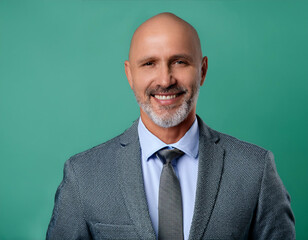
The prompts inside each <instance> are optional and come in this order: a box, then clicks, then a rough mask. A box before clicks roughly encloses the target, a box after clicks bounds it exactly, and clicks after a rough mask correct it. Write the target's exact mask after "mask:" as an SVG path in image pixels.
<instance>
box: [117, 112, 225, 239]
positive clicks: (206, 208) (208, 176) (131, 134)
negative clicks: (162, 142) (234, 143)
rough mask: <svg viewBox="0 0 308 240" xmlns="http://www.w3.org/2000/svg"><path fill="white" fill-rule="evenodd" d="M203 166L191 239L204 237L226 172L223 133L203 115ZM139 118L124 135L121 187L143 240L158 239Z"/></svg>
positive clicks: (201, 136) (121, 153) (119, 162)
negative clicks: (148, 194) (221, 143)
mask: <svg viewBox="0 0 308 240" xmlns="http://www.w3.org/2000/svg"><path fill="white" fill-rule="evenodd" d="M197 118H198V123H199V167H198V179H197V191H196V200H195V208H194V215H193V219H192V225H191V228H190V234H189V239H190V240H195V239H201V238H202V236H203V235H204V233H205V231H206V228H207V226H208V223H209V220H210V217H211V214H212V211H213V208H214V205H215V201H216V198H217V194H218V190H219V185H220V180H221V175H222V171H223V164H224V162H223V160H224V150H223V149H222V148H221V147H220V146H219V140H220V139H219V135H218V134H217V133H216V132H215V131H213V130H212V129H210V128H209V127H208V126H207V125H206V124H205V123H204V122H203V121H202V120H201V118H200V117H199V116H197ZM137 127H138V120H137V121H135V122H134V123H133V125H132V126H131V127H130V128H129V129H127V130H126V131H125V132H124V133H123V134H122V135H121V137H120V144H121V151H120V156H119V158H118V160H117V161H118V163H117V164H118V166H119V169H120V171H121V174H120V175H121V179H120V183H121V188H122V192H123V195H124V199H125V203H126V206H127V209H128V211H129V214H130V217H131V219H132V221H133V222H134V224H135V226H136V230H137V232H138V234H139V235H140V238H141V239H153V240H154V239H156V237H155V233H154V229H153V227H152V222H151V218H150V214H149V210H148V205H147V200H146V194H145V190H144V182H143V175H142V166H141V151H140V143H139V137H138V130H137Z"/></svg>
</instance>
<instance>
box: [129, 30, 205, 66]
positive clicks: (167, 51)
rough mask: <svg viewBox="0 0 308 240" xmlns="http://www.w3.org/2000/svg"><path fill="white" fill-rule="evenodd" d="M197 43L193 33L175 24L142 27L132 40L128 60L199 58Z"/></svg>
mask: <svg viewBox="0 0 308 240" xmlns="http://www.w3.org/2000/svg"><path fill="white" fill-rule="evenodd" d="M198 41H199V39H198V37H196V36H195V33H194V32H193V31H192V30H190V29H188V28H187V27H185V26H179V25H175V24H173V25H170V24H169V25H164V24H160V25H158V26H157V25H156V26H144V27H143V28H142V29H140V30H139V31H138V32H136V33H135V35H134V37H133V39H132V44H131V49H130V60H132V61H134V60H138V59H140V58H143V57H144V56H151V55H153V57H167V56H172V55H179V54H186V55H190V56H191V57H192V58H194V57H199V55H201V53H199V52H200V47H199V46H200V44H199V43H198Z"/></svg>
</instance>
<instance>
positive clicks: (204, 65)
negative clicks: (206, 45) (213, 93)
mask: <svg viewBox="0 0 308 240" xmlns="http://www.w3.org/2000/svg"><path fill="white" fill-rule="evenodd" d="M201 64H202V66H201V82H200V86H202V85H203V83H204V80H205V76H206V73H207V67H208V59H207V56H205V57H203V58H202V63H201Z"/></svg>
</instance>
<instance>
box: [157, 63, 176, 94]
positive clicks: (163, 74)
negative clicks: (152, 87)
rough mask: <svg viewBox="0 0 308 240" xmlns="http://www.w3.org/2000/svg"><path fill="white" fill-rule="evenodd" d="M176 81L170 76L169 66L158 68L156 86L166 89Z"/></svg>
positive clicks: (163, 65)
mask: <svg viewBox="0 0 308 240" xmlns="http://www.w3.org/2000/svg"><path fill="white" fill-rule="evenodd" d="M175 82H176V80H175V78H174V77H173V75H172V71H171V68H170V66H169V64H167V63H166V64H162V65H161V67H160V72H159V76H158V80H157V85H159V86H161V87H164V88H167V87H169V86H171V85H173V84H175Z"/></svg>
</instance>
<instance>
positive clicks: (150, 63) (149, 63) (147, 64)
mask: <svg viewBox="0 0 308 240" xmlns="http://www.w3.org/2000/svg"><path fill="white" fill-rule="evenodd" d="M152 65H154V63H153V62H146V63H144V64H143V66H152Z"/></svg>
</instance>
